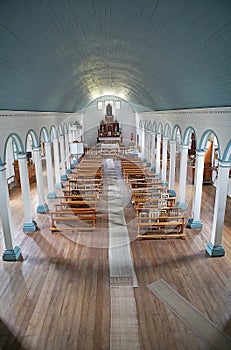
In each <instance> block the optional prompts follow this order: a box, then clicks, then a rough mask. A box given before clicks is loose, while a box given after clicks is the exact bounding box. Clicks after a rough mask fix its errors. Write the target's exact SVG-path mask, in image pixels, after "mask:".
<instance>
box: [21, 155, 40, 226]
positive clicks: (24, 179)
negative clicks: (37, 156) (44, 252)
mask: <svg viewBox="0 0 231 350" xmlns="http://www.w3.org/2000/svg"><path fill="white" fill-rule="evenodd" d="M17 158H18V165H19V174H20V183H21V190H22V202H23V209H24V221H25V223H24V226H23V231H24V232H33V231H35V230H36V229H37V224H36V222H35V221H34V220H32V210H31V199H30V184H29V176H28V166H27V158H26V154H25V153H23V154H18V155H17Z"/></svg>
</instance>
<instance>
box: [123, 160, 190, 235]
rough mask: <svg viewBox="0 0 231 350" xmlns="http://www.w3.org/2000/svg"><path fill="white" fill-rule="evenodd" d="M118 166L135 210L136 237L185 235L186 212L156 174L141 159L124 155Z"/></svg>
mask: <svg viewBox="0 0 231 350" xmlns="http://www.w3.org/2000/svg"><path fill="white" fill-rule="evenodd" d="M121 166H122V173H123V176H124V179H125V181H126V182H127V184H128V186H129V188H130V191H131V199H132V203H133V205H134V207H135V210H136V216H137V226H138V234H137V238H138V239H155V238H179V237H180V238H185V236H186V234H185V218H186V216H185V215H183V213H182V210H181V208H179V207H177V206H176V198H175V197H173V196H171V195H170V193H168V189H167V187H166V186H164V185H163V184H162V182H161V181H160V179H159V177H158V176H157V174H155V173H152V172H151V171H149V169H148V168H147V167H146V166H144V164H143V163H142V162H141V161H140V160H137V161H131V160H129V159H123V160H121Z"/></svg>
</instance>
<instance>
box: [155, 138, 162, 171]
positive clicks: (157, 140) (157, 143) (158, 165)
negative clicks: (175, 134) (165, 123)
mask: <svg viewBox="0 0 231 350" xmlns="http://www.w3.org/2000/svg"><path fill="white" fill-rule="evenodd" d="M160 148H161V134H159V133H158V134H157V138H156V173H157V174H159V175H160Z"/></svg>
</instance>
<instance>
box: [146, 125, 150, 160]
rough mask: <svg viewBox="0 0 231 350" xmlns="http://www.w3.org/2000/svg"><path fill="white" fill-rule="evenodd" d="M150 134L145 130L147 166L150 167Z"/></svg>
mask: <svg viewBox="0 0 231 350" xmlns="http://www.w3.org/2000/svg"><path fill="white" fill-rule="evenodd" d="M150 143H151V132H150V131H148V130H147V153H146V154H147V157H146V159H147V165H149V166H151V145H150Z"/></svg>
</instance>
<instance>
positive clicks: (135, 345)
mask: <svg viewBox="0 0 231 350" xmlns="http://www.w3.org/2000/svg"><path fill="white" fill-rule="evenodd" d="M104 178H105V181H106V182H107V187H108V221H109V269H110V298H111V327H110V349H112V350H117V349H118V350H122V349H126V350H127V349H128V348H132V349H140V343H139V335H138V319H137V309H136V302H135V297H134V290H133V288H134V287H137V286H138V284H137V277H136V273H135V271H134V267H133V261H132V256H131V250H130V241H129V236H128V230H127V227H126V222H125V217H124V207H125V206H126V205H127V204H128V202H129V201H130V193H129V190H128V188H127V185H126V183H125V182H124V180H123V179H122V176H121V164H120V160H113V159H106V160H105V165H104Z"/></svg>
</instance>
